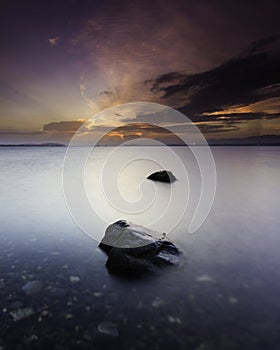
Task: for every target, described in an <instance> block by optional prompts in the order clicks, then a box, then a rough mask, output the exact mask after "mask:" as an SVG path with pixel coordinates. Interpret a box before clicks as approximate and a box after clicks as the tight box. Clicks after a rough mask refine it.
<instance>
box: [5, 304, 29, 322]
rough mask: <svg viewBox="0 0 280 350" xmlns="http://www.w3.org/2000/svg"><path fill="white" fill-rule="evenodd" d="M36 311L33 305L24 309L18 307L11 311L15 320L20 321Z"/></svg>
mask: <svg viewBox="0 0 280 350" xmlns="http://www.w3.org/2000/svg"><path fill="white" fill-rule="evenodd" d="M34 313H35V311H34V309H32V308H31V307H25V308H23V309H16V310H13V311H11V312H10V315H11V316H12V318H13V320H14V321H15V322H17V321H20V320H21V319H23V318H26V317H29V316H31V315H33V314H34Z"/></svg>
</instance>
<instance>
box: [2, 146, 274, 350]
mask: <svg viewBox="0 0 280 350" xmlns="http://www.w3.org/2000/svg"><path fill="white" fill-rule="evenodd" d="M175 148H176V149H175V150H174V151H175V152H176V153H177V154H178V155H179V158H180V160H181V161H182V162H183V165H184V166H185V167H186V168H187V169H188V175H189V183H188V181H187V179H186V177H185V175H184V169H183V167H182V168H180V167H178V166H177V163H176V167H175V169H171V170H174V174H175V175H176V176H177V177H178V182H176V183H175V184H174V185H172V186H173V187H172V191H173V192H172V191H171V187H170V186H169V187H167V186H164V184H154V183H152V182H149V181H148V180H145V176H146V175H147V174H148V173H149V172H152V171H154V170H156V169H157V168H158V165H157V164H155V163H153V162H151V161H150V160H149V159H148V160H147V159H146V160H145V159H142V160H137V161H134V162H132V163H131V164H129V165H128V166H127V167H125V168H124V169H123V170H122V173H121V176H120V178H119V190H120V192H121V193H122V195H123V196H124V198H125V199H126V200H128V201H131V203H133V202H137V201H139V200H140V201H141V200H144V199H145V198H144V199H141V198H142V197H143V196H145V195H151V198H152V199H153V198H154V196H155V201H154V202H153V205H152V206H151V207H149V208H148V209H147V211H146V212H145V211H143V212H140V213H137V214H135V213H130V214H127V213H126V215H125V217H123V216H122V213H121V212H120V211H119V210H118V208H117V209H116V208H115V207H112V206H111V205H110V206H109V207H108V203H106V201H104V200H103V199H102V198H101V197H102V193H101V192H98V190H96V192H95V189H96V188H97V187H96V184H97V182H96V181H97V180H98V176H101V175H102V169H101V168H98V162H100V163H102V160H103V159H104V158H106V157H107V156H108V154H109V153H110V152H111V150H110V148H102V147H100V148H99V149H97V150H96V152H95V153H94V154H92V155H91V158H92V159H91V158H90V159H89V161H88V164H87V171H86V175H85V184H86V186H87V191H88V199H89V202H90V203H92V204H94V202H95V201H96V200H97V199H98V201H99V205H98V210H99V211H100V213H101V214H102V220H103V221H102V220H101V221H98V222H96V227H95V229H96V231H97V233H96V235H97V237H100V238H101V237H102V235H103V234H104V230H105V228H106V221H108V224H109V223H110V222H112V221H113V220H115V219H119V218H124V219H129V220H132V221H134V222H136V223H139V224H143V225H149V224H151V226H152V228H154V229H157V230H159V231H164V230H165V228H168V225H170V227H171V226H173V222H172V220H173V219H174V217H175V221H176V220H177V218H176V213H177V212H179V211H180V210H181V209H182V206H184V203H185V200H186V198H187V197H188V194H189V193H190V192H191V191H192V190H193V188H199V186H200V180H199V177H198V176H197V169H196V167H195V165H194V164H193V162H192V160H191V156H190V155H188V153H187V151H186V149H185V148H183V147H175ZM77 152H79V149H77ZM121 152H123V155H122V153H118V157H119V158H117V163H118V164H119V162H121V161H122V159H125V158H126V157H127V154H129V153H133V152H134V153H135V152H136V154H137V157H136V158H137V159H138V158H139V157H140V158H141V157H142V158H145V157H147V155H148V156H149V157H150V158H151V154H153V152H155V153H160V147H153V148H150V149H149V147H134V148H133V147H123V150H121ZM212 152H213V154H214V158H215V162H216V167H217V176H218V181H217V192H216V198H215V201H214V204H213V207H212V210H211V212H210V215H209V216H208V218H207V220H206V221H205V223H204V224H203V225H202V226H201V227H200V229H199V230H198V231H197V232H196V233H195V234H193V235H189V234H187V233H186V232H185V230H184V225H187V223H188V222H189V217H188V214H187V215H185V216H184V217H183V220H182V221H181V222H180V223H179V224H178V225H177V226H176V227H175V228H173V229H172V230H171V232H170V235H169V237H170V238H171V239H172V240H173V241H174V242H175V244H177V245H178V246H179V247H180V248H181V249H182V251H183V252H184V254H185V257H186V263H185V265H184V266H183V267H182V268H179V269H176V268H174V269H170V270H168V271H164V272H163V273H162V274H160V275H156V276H147V277H144V278H141V279H124V278H120V277H116V276H113V275H110V274H109V273H108V271H107V270H106V268H105V265H104V264H105V262H106V256H105V255H104V254H103V253H102V252H100V250H99V249H98V242H96V241H95V240H93V239H91V238H90V237H88V236H87V235H86V234H85V233H83V232H82V231H81V230H80V229H79V227H78V226H77V225H76V224H75V223H74V221H73V219H72V217H71V215H70V213H69V211H68V209H67V206H66V203H65V200H64V194H63V186H62V169H63V159H64V155H65V149H64V148H36V147H34V148H33V147H32V148H31V147H30V148H13V147H11V148H3V149H1V148H0V162H1V175H0V178H1V182H0V186H1V213H0V225H1V226H0V227H1V233H0V322H1V330H0V349H2V350H4V349H93V348H94V349H107V348H111V349H146V348H149V349H170V348H171V347H176V348H178V349H197V350H212V349H213V350H214V349H215V350H217V349H229V350H230V349H254V350H258V349H275V350H276V349H278V348H279V341H280V336H279V334H280V326H279V325H280V299H279V295H280V258H279V247H280V238H279V224H280V215H279V214H280V213H279V207H280V187H279V184H278V182H279V174H280V162H279V159H280V149H279V148H278V147H213V148H212ZM122 157H123V158H122ZM113 159H114V158H113ZM115 159H116V158H115ZM169 161H170V162H169V163H168V164H169V166H170V167H171V166H172V164H173V163H172V161H173V160H172V159H170V160H169ZM186 162H187V163H186ZM114 166H115V167H116V166H117V164H116V165H114V164H113V165H112V167H113V168H112V169H114ZM112 178H113V180H112V186H116V180H115V173H114V171H113V170H112ZM73 191H74V189H73ZM171 192H172V195H173V198H172V203H173V204H172V206H171V208H169V209H168V211H167V212H166V213H164V210H165V209H166V207H167V206H168V203H169V200H170V193H171ZM195 193H196V192H195ZM141 196H142V197H141ZM109 199H110V198H109ZM111 199H112V198H111ZM176 200H177V202H176ZM192 200H193V201H194V202H193V203H195V200H196V198H195V196H194V197H193V198H191V202H190V207H192ZM174 203H175V204H174ZM176 203H177V204H176ZM81 208H82V207H81ZM108 208H111V209H108ZM105 209H106V210H105ZM102 211H103V212H102ZM163 213H164V215H163ZM123 215H124V214H123ZM159 216H160V220H158V222H157V218H158V217H159ZM171 224H172V225H171ZM29 281H40V282H42V283H43V286H42V287H41V289H40V291H38V292H37V293H32V294H30V295H26V293H25V292H24V291H23V290H22V287H23V286H24V285H25V284H26V283H27V282H29ZM22 310H23V311H22ZM20 312H23V313H24V312H25V315H24V317H22V318H21V319H19V320H17V319H15V317H14V316H12V315H15V314H16V313H17V314H18V315H20ZM19 318H20V317H19ZM104 327H105V332H104Z"/></svg>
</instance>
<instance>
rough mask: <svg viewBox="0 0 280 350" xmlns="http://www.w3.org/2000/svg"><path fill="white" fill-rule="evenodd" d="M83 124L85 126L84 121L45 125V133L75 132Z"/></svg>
mask: <svg viewBox="0 0 280 350" xmlns="http://www.w3.org/2000/svg"><path fill="white" fill-rule="evenodd" d="M83 124H84V121H79V120H72V121H61V122H53V123H49V124H45V125H43V131H44V132H75V131H77V130H78V129H79V128H80V127H81V126H82V125H83Z"/></svg>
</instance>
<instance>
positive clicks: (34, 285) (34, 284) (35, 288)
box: [21, 281, 44, 295]
mask: <svg viewBox="0 0 280 350" xmlns="http://www.w3.org/2000/svg"><path fill="white" fill-rule="evenodd" d="M43 286H44V285H43V283H42V282H41V281H31V282H27V283H26V284H25V285H24V286H22V288H21V289H22V290H23V291H24V293H25V294H27V295H32V294H37V293H40V292H41V291H42V289H43Z"/></svg>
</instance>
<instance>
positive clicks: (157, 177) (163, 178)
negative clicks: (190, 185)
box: [147, 170, 177, 183]
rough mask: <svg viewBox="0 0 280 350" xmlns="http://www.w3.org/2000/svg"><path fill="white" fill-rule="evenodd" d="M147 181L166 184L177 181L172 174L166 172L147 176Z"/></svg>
mask: <svg viewBox="0 0 280 350" xmlns="http://www.w3.org/2000/svg"><path fill="white" fill-rule="evenodd" d="M147 179H148V180H153V181H159V182H167V183H172V182H174V181H176V180H177V179H176V177H175V176H174V175H173V173H172V172H171V171H168V170H161V171H156V172H155V173H152V174H151V175H149V176H148V177H147Z"/></svg>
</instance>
